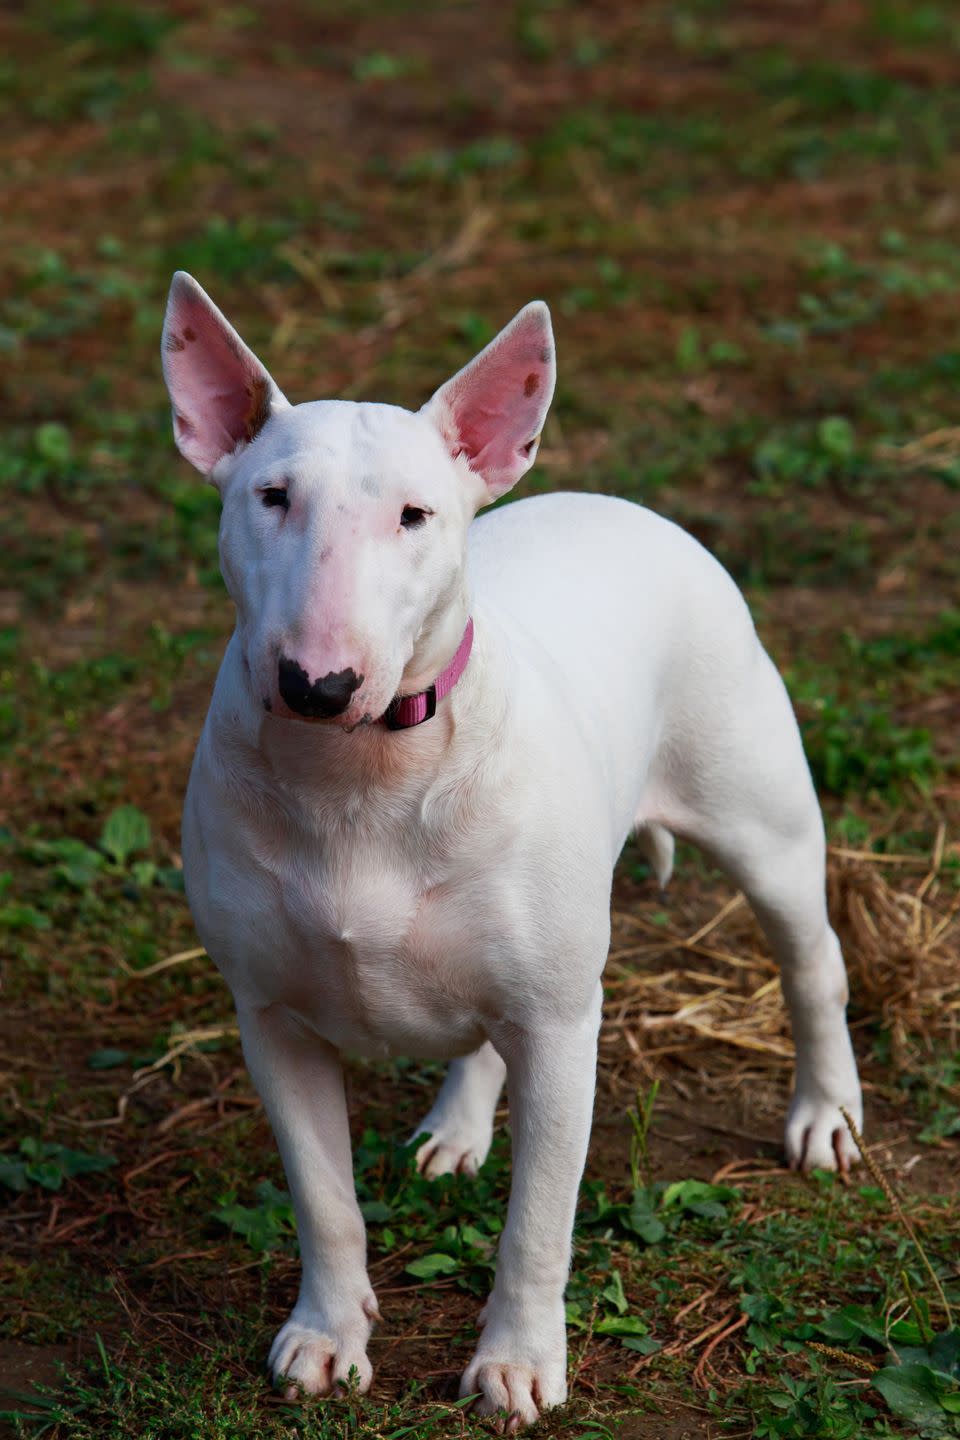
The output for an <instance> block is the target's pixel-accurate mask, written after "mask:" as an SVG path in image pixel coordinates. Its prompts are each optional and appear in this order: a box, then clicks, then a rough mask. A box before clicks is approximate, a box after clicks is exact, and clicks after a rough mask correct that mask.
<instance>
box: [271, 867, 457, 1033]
mask: <svg viewBox="0 0 960 1440" xmlns="http://www.w3.org/2000/svg"><path fill="white" fill-rule="evenodd" d="M271 889H272V891H273V901H274V905H275V907H276V909H275V914H274V917H273V923H274V925H275V933H276V935H277V939H278V941H279V942H280V943H279V944H278V946H277V948H276V950H275V951H274V957H273V959H272V960H270V961H268V962H267V967H268V968H267V971H266V972H265V974H264V978H265V979H266V981H267V984H268V986H269V988H270V989H271V990H272V991H273V996H272V998H273V999H274V1000H276V1001H279V1002H281V1003H284V1004H287V1005H289V1006H290V1008H291V1009H292V1010H293V1011H295V1012H296V1013H297V1014H298V1015H300V1016H301V1018H302V1020H303V1021H304V1023H305V1024H307V1025H308V1026H309V1027H310V1028H312V1029H315V1030H317V1031H318V1032H319V1033H321V1034H323V1036H324V1037H325V1038H326V1039H328V1040H330V1041H331V1043H333V1044H335V1045H337V1046H338V1047H341V1048H344V1049H350V1050H355V1051H359V1052H360V1053H364V1054H369V1055H388V1054H406V1055H420V1056H425V1057H431V1056H432V1057H436V1058H446V1057H448V1056H450V1055H454V1054H462V1053H466V1052H467V1051H468V1050H470V1049H472V1048H474V1047H475V1046H476V1045H478V1044H480V1043H481V1042H482V1039H483V1031H482V1027H481V1021H480V1015H481V1010H482V1007H483V992H484V968H485V959H484V955H483V949H482V946H480V945H479V944H478V943H477V941H476V939H475V938H474V937H475V935H476V929H475V927H474V928H473V931H472V932H471V926H470V925H469V923H468V919H469V911H470V907H471V903H474V904H475V897H472V896H471V894H470V892H469V889H464V888H463V887H462V886H459V885H458V884H457V883H456V882H455V881H453V880H441V881H440V882H439V883H435V884H429V883H428V884H424V882H423V878H422V876H419V875H418V874H417V873H416V870H415V868H414V867H413V866H412V865H410V864H404V863H403V861H402V859H398V858H397V857H396V856H395V855H393V854H391V853H389V851H385V850H384V849H383V848H382V847H370V848H364V847H362V846H361V847H353V848H352V849H349V850H348V849H347V848H346V847H345V849H344V853H342V854H339V855H337V854H335V853H333V854H331V853H329V852H327V853H326V854H325V855H323V856H320V855H318V854H316V853H311V852H310V850H309V848H307V849H306V850H301V851H300V853H299V854H298V856H297V857H296V860H295V861H293V858H292V857H290V863H288V864H286V865H285V866H284V867H283V871H282V878H281V880H280V883H279V884H278V885H274V886H272V887H271ZM251 962H252V963H253V964H258V963H259V962H258V960H257V958H256V957H251ZM265 998H266V997H265Z"/></svg>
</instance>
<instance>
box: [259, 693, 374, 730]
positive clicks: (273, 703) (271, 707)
mask: <svg viewBox="0 0 960 1440" xmlns="http://www.w3.org/2000/svg"><path fill="white" fill-rule="evenodd" d="M263 708H264V711H265V713H266V714H267V715H270V716H271V717H272V718H273V719H274V720H280V721H293V722H295V723H297V724H300V725H312V726H321V727H323V726H326V727H327V728H328V729H332V730H342V731H344V733H345V734H347V735H350V734H352V733H353V731H354V730H362V729H365V728H366V727H367V726H368V725H375V724H376V723H377V721H378V720H379V719H382V717H381V716H377V715H371V714H370V712H369V711H368V710H364V711H361V713H360V714H357V713H356V711H351V710H346V711H344V712H343V714H341V715H301V714H299V713H298V712H297V711H296V710H291V709H290V707H289V705H286V704H284V702H283V701H282V700H276V699H271V698H270V696H269V695H265V696H264V697H263Z"/></svg>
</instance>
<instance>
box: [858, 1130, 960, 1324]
mask: <svg viewBox="0 0 960 1440" xmlns="http://www.w3.org/2000/svg"><path fill="white" fill-rule="evenodd" d="M839 1109H840V1114H841V1115H842V1116H843V1118H844V1120H845V1121H846V1122H847V1129H848V1130H849V1131H850V1134H851V1135H852V1136H853V1143H854V1145H856V1147H857V1149H858V1150H859V1151H860V1157H861V1159H862V1160H863V1163H864V1165H866V1167H867V1169H868V1170H869V1171H870V1174H871V1175H872V1176H873V1178H874V1180H876V1182H877V1184H878V1185H879V1186H880V1189H881V1190H882V1191H883V1193H884V1195H886V1197H887V1202H888V1203H889V1205H890V1208H891V1210H892V1211H893V1213H894V1215H895V1216H896V1217H897V1219H898V1220H899V1222H900V1224H901V1225H902V1227H903V1229H904V1230H905V1231H906V1233H907V1235H909V1237H910V1239H911V1240H912V1241H913V1244H914V1248H915V1249H916V1252H917V1254H918V1255H919V1256H920V1259H921V1260H922V1261H923V1264H924V1268H925V1269H926V1271H927V1274H928V1275H929V1276H930V1279H931V1280H932V1281H933V1286H934V1289H935V1290H936V1292H937V1295H938V1296H939V1297H940V1304H941V1305H942V1306H943V1311H944V1314H945V1315H946V1317H947V1329H948V1330H952V1329H953V1312H952V1310H951V1309H950V1305H949V1302H948V1300H947V1297H946V1295H945V1294H944V1292H943V1286H942V1285H941V1284H940V1279H939V1277H938V1275H937V1272H936V1271H935V1270H934V1268H933V1266H932V1265H931V1264H930V1260H929V1258H928V1256H927V1252H926V1250H925V1249H924V1248H923V1245H922V1243H921V1241H920V1237H919V1236H918V1234H917V1232H916V1230H915V1229H914V1228H913V1225H912V1223H911V1222H910V1221H909V1220H908V1219H907V1217H906V1215H905V1214H904V1210H903V1206H902V1205H901V1204H900V1201H899V1200H898V1199H897V1196H896V1194H895V1193H894V1190H893V1187H892V1185H891V1184H890V1181H889V1180H888V1179H887V1177H886V1175H884V1173H883V1171H882V1170H881V1169H880V1166H879V1165H878V1164H877V1162H876V1160H875V1159H874V1158H873V1156H872V1155H871V1154H870V1152H869V1151H868V1149H867V1147H866V1145H865V1144H864V1143H863V1136H862V1135H861V1134H860V1131H859V1130H858V1129H857V1125H856V1122H855V1120H854V1118H853V1116H852V1115H851V1114H850V1111H849V1110H848V1109H847V1108H846V1106H845V1105H841V1106H840V1107H839Z"/></svg>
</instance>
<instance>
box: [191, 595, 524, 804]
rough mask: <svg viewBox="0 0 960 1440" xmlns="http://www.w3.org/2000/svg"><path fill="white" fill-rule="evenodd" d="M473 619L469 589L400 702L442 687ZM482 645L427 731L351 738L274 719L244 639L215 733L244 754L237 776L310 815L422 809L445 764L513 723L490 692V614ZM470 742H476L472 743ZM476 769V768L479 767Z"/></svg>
mask: <svg viewBox="0 0 960 1440" xmlns="http://www.w3.org/2000/svg"><path fill="white" fill-rule="evenodd" d="M468 618H470V602H469V596H468V594H467V592H466V589H465V588H464V590H463V593H462V595H458V597H457V601H456V603H454V604H452V605H450V606H449V607H447V608H446V609H445V611H444V613H443V616H442V618H441V620H440V621H439V622H438V623H437V624H435V625H434V626H432V627H431V628H430V631H429V633H428V632H427V631H426V629H425V630H424V632H422V633H421V636H420V638H419V640H418V644H417V647H416V649H415V652H414V655H413V657H412V659H411V661H410V663H409V664H408V665H407V667H406V669H405V671H404V675H403V679H402V681H401V686H400V693H401V694H408V695H409V694H414V693H416V692H417V691H419V690H421V689H423V688H425V687H426V686H427V685H429V684H431V683H433V681H434V680H435V679H436V677H437V675H439V674H440V673H441V672H442V671H443V669H444V668H445V667H446V666H447V665H448V664H449V662H450V660H451V658H452V656H453V655H454V654H455V653H456V651H457V648H458V646H459V644H460V642H461V640H462V639H463V633H464V629H465V627H466V622H467V620H468ZM474 623H475V638H474V644H473V648H472V651H471V655H470V660H469V663H468V664H467V666H466V669H465V670H464V672H463V674H462V675H461V677H460V679H459V681H458V683H457V684H456V685H455V686H454V688H453V690H452V691H451V692H450V693H449V694H448V695H447V696H446V697H445V698H444V699H443V700H441V701H440V702H439V704H438V706H437V711H436V714H435V715H434V716H433V717H432V718H431V719H430V720H428V721H425V722H424V723H423V724H422V725H416V726H413V727H411V728H409V729H406V730H399V731H392V730H389V729H388V728H387V726H386V725H385V724H384V723H383V722H382V721H380V720H376V721H372V722H370V723H369V724H367V725H360V726H357V727H356V728H355V729H353V730H351V731H347V730H345V729H343V728H342V727H341V726H338V725H336V724H333V723H330V722H320V723H317V722H305V721H298V720H285V719H280V718H278V717H276V716H273V715H270V714H266V713H265V712H264V710H263V706H262V702H261V701H260V700H259V698H258V697H257V695H256V694H255V693H254V691H253V688H252V687H251V685H250V682H249V677H248V675H247V673H246V671H245V669H244V666H243V662H242V658H241V646H240V643H239V638H238V636H237V635H236V634H235V635H234V638H233V640H232V641H231V643H230V646H229V647H228V651H227V655H226V657H225V660H224V666H223V669H222V671H221V677H220V679H219V680H218V685H217V691H216V692H215V696H214V703H213V706H212V707H211V714H210V717H209V720H208V725H209V726H210V727H211V728H212V729H213V730H215V731H216V733H217V743H218V747H219V748H220V749H221V752H224V751H226V750H229V749H231V748H234V747H238V748H239V750H242V751H243V752H244V753H245V755H246V757H247V758H246V759H242V758H241V757H240V756H239V755H238V756H237V761H238V763H237V764H236V765H235V766H234V765H231V767H230V768H231V770H233V772H234V774H235V775H236V776H237V778H238V779H239V778H240V777H241V776H243V777H244V778H249V779H250V780H253V777H254V775H256V776H257V779H256V781H254V784H255V788H258V789H261V788H263V787H266V788H269V789H274V788H275V789H278V790H282V791H283V792H285V794H286V795H287V796H291V795H294V794H299V795H302V797H303V799H304V801H305V803H306V804H307V805H308V806H310V807H311V808H312V807H313V806H314V805H315V804H317V803H320V804H322V806H323V808H324V809H326V808H327V807H328V806H330V807H332V808H337V807H338V805H339V804H340V802H341V801H342V803H343V805H344V806H345V807H348V808H349V807H353V806H355V805H356V804H357V802H358V801H359V800H362V797H364V796H366V797H368V798H369V799H370V800H371V801H375V803H380V804H382V803H383V802H384V801H385V800H391V799H393V800H395V801H396V802H398V803H401V804H402V803H404V799H405V800H406V801H407V802H409V803H411V804H413V803H415V801H416V797H417V796H422V795H423V794H425V793H426V791H427V790H429V788H430V787H431V786H432V785H433V784H434V783H435V781H436V780H437V779H438V777H439V776H440V774H441V772H442V770H443V768H444V766H445V765H449V766H451V767H452V770H453V771H456V770H457V767H458V763H459V762H458V760H457V754H458V753H459V752H460V751H461V750H463V751H464V752H465V753H466V752H467V751H469V753H470V754H472V755H475V756H478V757H479V756H481V755H482V754H483V752H484V750H485V749H486V748H487V739H489V740H490V743H494V737H495V736H496V735H497V734H498V733H499V731H500V728H501V727H502V725H503V721H504V713H503V712H504V708H505V705H506V697H505V695H504V693H503V690H502V688H501V687H497V686H493V687H491V686H490V685H489V684H488V683H485V680H484V678H482V677H484V676H486V679H487V680H489V673H488V672H489V668H490V665H491V662H492V660H493V656H492V653H491V650H492V647H491V643H490V642H491V638H492V637H491V634H490V627H489V625H488V622H487V620H486V618H485V617H484V616H483V615H482V613H481V614H480V615H479V616H477V615H475V617H474ZM468 735H469V739H468ZM471 764H472V762H471Z"/></svg>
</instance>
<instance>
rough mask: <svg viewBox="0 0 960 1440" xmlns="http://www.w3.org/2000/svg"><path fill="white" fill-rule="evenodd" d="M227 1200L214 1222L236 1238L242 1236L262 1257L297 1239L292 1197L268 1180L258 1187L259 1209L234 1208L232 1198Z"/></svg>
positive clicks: (214, 1213) (226, 1198)
mask: <svg viewBox="0 0 960 1440" xmlns="http://www.w3.org/2000/svg"><path fill="white" fill-rule="evenodd" d="M224 1199H225V1200H226V1201H227V1202H228V1203H227V1204H224V1205H221V1207H220V1209H219V1210H214V1211H213V1218H214V1219H215V1220H219V1221H220V1223H221V1224H222V1225H226V1226H227V1227H228V1228H229V1229H230V1230H232V1231H233V1233H234V1234H235V1235H242V1236H243V1238H244V1240H246V1242H247V1244H248V1245H249V1246H250V1249H251V1250H257V1251H259V1252H260V1253H261V1254H262V1253H263V1252H264V1251H267V1250H275V1249H276V1248H277V1247H278V1246H279V1245H283V1244H286V1243H288V1242H289V1241H291V1240H292V1239H294V1238H295V1235H296V1228H295V1225H294V1219H293V1205H292V1204H291V1202H290V1196H289V1195H287V1194H286V1193H285V1192H284V1191H282V1190H278V1189H277V1188H276V1186H275V1185H273V1184H272V1183H271V1182H270V1181H269V1180H265V1181H264V1182H263V1184H262V1185H258V1187H257V1199H258V1200H259V1201H260V1204H259V1205H258V1206H256V1207H252V1206H248V1205H237V1204H234V1203H233V1196H232V1195H229V1196H224Z"/></svg>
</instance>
